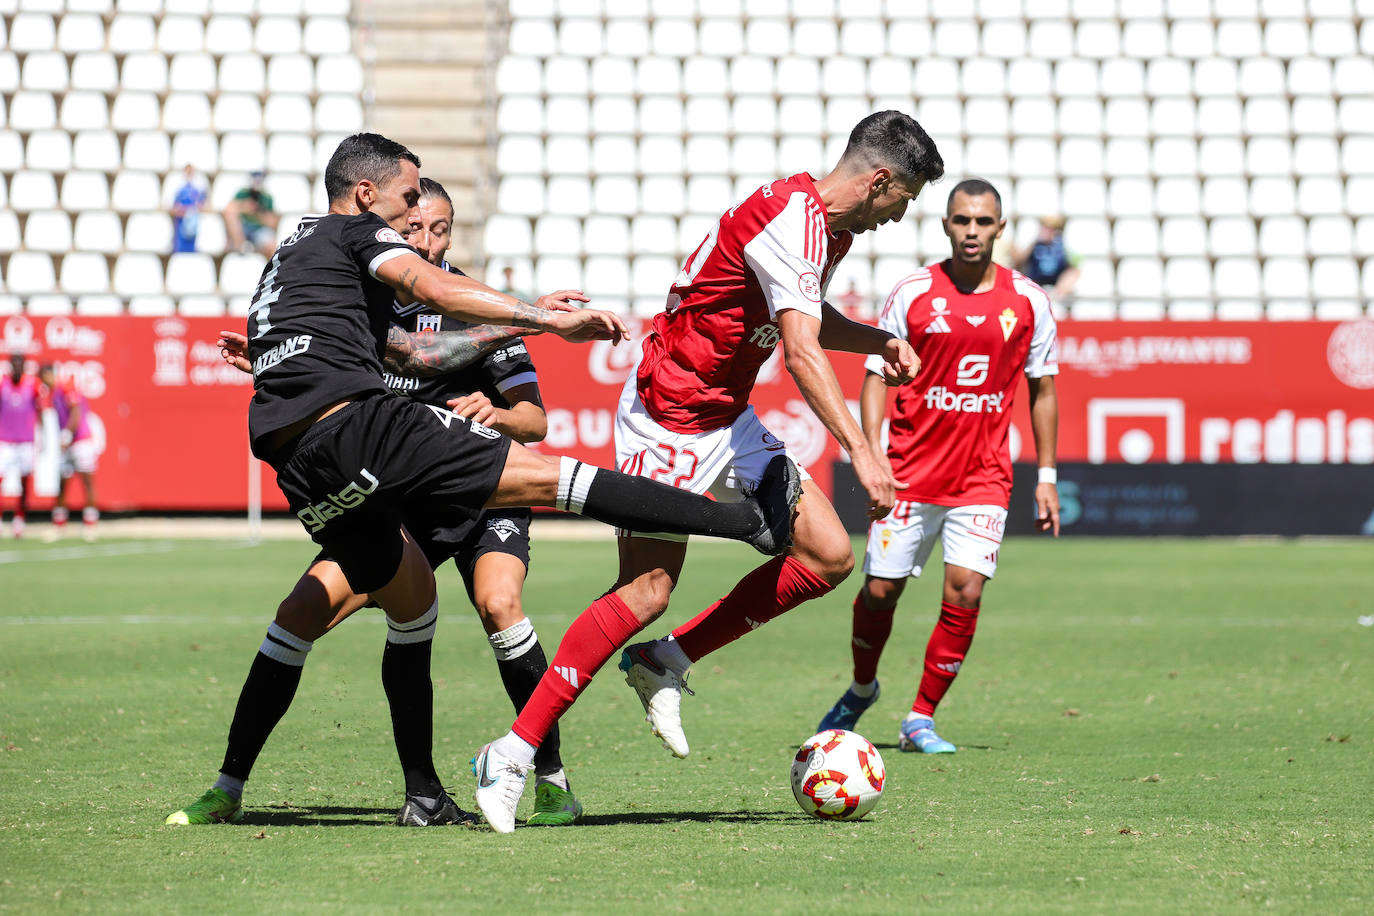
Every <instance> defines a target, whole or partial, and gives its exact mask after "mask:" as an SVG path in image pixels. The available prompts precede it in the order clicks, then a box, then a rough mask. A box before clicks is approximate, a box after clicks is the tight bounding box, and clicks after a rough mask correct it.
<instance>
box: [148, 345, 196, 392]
mask: <svg viewBox="0 0 1374 916" xmlns="http://www.w3.org/2000/svg"><path fill="white" fill-rule="evenodd" d="M189 349H190V347H189V346H187V344H186V341H184V340H182V339H181V338H180V337H159V338H157V340H154V341H153V384H154V385H162V386H164V387H166V386H180V385H185V384H186V382H187V381H188V379H187V376H186V353H187V351H188V350H189Z"/></svg>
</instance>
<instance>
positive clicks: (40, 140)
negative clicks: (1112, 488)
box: [24, 130, 72, 172]
mask: <svg viewBox="0 0 1374 916" xmlns="http://www.w3.org/2000/svg"><path fill="white" fill-rule="evenodd" d="M24 162H25V164H26V165H28V167H29V168H31V169H41V170H43V171H45V172H63V171H66V170H67V169H69V168H71V166H72V140H71V135H70V134H68V133H67V132H66V131H63V130H36V131H34V132H33V133H31V134H29V142H28V143H27V144H25V148H24Z"/></svg>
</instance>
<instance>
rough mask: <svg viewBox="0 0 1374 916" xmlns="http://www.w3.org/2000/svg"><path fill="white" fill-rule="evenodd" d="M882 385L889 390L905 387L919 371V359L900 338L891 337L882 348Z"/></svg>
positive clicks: (909, 345)
mask: <svg viewBox="0 0 1374 916" xmlns="http://www.w3.org/2000/svg"><path fill="white" fill-rule="evenodd" d="M881 355H882V357H883V371H882V378H883V383H884V384H886V385H887V386H888V387H889V388H895V387H896V386H898V385H905V384H906V383H907V382H909V381H911V380H912V379H914V378H915V377H916V373H918V372H920V371H921V357H919V356H917V355H916V351H915V350H914V349H912V347H911V344H909V343H907V342H906V341H905V340H902V339H901V338H900V337H893V338H890V339H889V340H888V342H887V343H886V344H885V345H884V346H883V352H882V354H881Z"/></svg>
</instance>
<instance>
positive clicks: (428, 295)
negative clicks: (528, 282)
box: [376, 254, 629, 343]
mask: <svg viewBox="0 0 1374 916" xmlns="http://www.w3.org/2000/svg"><path fill="white" fill-rule="evenodd" d="M376 276H377V279H379V280H381V281H382V282H383V283H386V284H387V285H388V286H390V287H391V288H392V289H394V290H396V291H398V292H400V293H404V294H405V295H406V297H408V298H409V299H410V300H412V301H415V302H423V303H425V304H427V305H429V306H430V307H432V308H434V309H436V310H437V311H440V312H443V313H444V314H445V315H451V316H452V317H454V318H461V319H463V320H464V321H473V322H478V323H481V324H498V325H513V326H515V327H518V328H530V329H533V330H536V331H550V332H552V333H554V334H557V335H558V336H559V337H562V338H563V339H564V340H570V341H574V342H578V343H582V342H585V341H592V340H610V341H613V342H619V341H620V340H622V339H624V338H626V337H628V336H629V330H628V329H627V328H626V327H625V322H624V321H622V320H621V319H620V317H619V316H618V315H614V314H612V313H610V312H603V311H600V310H597V309H582V308H572V309H570V310H567V306H568V304H570V303H572V302H586V301H587V297H586V296H584V295H583V294H582V293H580V292H577V291H576V290H559V291H558V292H557V293H553V294H550V295H548V296H541V297H540V298H539V299H538V300H536V301H535V303H534V305H530V304H529V303H527V302H521V301H520V300H519V299H516V298H514V297H513V296H507V295H506V294H505V293H502V292H498V291H496V290H494V289H492V288H491V287H490V286H487V285H486V284H484V283H479V282H477V281H476V280H474V279H472V278H471V277H464V276H459V275H458V274H453V273H449V272H448V271H446V270H442V269H440V268H438V267H435V266H434V265H433V264H430V263H429V262H428V261H426V260H425V259H424V258H422V257H420V256H419V255H418V254H404V255H401V256H399V257H394V258H391V259H390V260H388V261H385V262H383V263H382V264H380V265H378V266H377V269H376Z"/></svg>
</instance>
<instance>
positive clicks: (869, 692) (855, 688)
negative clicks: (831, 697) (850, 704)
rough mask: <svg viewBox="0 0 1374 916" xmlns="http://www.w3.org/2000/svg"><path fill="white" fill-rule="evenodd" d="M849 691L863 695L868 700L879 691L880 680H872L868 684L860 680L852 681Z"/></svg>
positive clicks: (858, 695)
mask: <svg viewBox="0 0 1374 916" xmlns="http://www.w3.org/2000/svg"><path fill="white" fill-rule="evenodd" d="M849 692H850V693H852V694H854V696H856V697H863V698H864V699H865V700H866V699H868V698H869V697H871V696H873V694H875V693H877V692H878V682H877V681H871V682H869V683H867V684H860V683H859V682H858V681H850V682H849Z"/></svg>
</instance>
